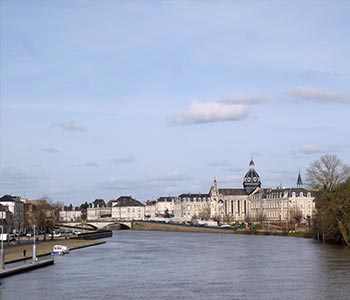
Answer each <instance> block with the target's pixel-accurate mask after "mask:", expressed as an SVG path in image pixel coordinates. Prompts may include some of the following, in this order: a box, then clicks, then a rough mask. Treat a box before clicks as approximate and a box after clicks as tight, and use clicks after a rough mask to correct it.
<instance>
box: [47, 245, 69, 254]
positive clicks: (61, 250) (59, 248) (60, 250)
mask: <svg viewBox="0 0 350 300" xmlns="http://www.w3.org/2000/svg"><path fill="white" fill-rule="evenodd" d="M67 253H69V248H68V247H67V246H64V245H55V246H53V249H52V252H51V254H52V255H64V254H67Z"/></svg>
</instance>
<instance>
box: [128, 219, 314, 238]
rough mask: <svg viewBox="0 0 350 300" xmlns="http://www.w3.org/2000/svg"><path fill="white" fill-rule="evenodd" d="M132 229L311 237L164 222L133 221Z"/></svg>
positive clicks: (306, 234)
mask: <svg viewBox="0 0 350 300" xmlns="http://www.w3.org/2000/svg"><path fill="white" fill-rule="evenodd" d="M133 230H149V231H173V232H202V233H222V234H247V235H274V236H291V237H303V238H312V233H308V232H289V233H287V232H282V231H262V230H254V231H251V230H242V231H239V230H234V229H230V228H220V227H200V226H189V225H180V224H166V223H155V222H142V221H134V222H133Z"/></svg>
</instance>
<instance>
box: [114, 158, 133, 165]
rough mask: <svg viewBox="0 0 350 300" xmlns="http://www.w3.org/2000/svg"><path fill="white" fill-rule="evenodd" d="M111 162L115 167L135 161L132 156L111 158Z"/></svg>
mask: <svg viewBox="0 0 350 300" xmlns="http://www.w3.org/2000/svg"><path fill="white" fill-rule="evenodd" d="M111 161H112V162H113V163H115V164H116V165H119V164H126V163H131V162H134V161H135V157H133V156H126V157H118V158H111Z"/></svg>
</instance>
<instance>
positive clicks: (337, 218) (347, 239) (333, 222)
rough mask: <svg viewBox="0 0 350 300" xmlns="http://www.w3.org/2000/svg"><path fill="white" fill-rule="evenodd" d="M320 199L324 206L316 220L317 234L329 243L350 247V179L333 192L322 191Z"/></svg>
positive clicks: (319, 210)
mask: <svg viewBox="0 0 350 300" xmlns="http://www.w3.org/2000/svg"><path fill="white" fill-rule="evenodd" d="M319 198H320V200H321V203H322V205H321V206H319V207H318V212H317V216H316V218H315V224H314V228H315V230H316V232H318V233H321V234H322V235H323V236H324V239H325V240H327V241H330V242H333V243H341V244H345V245H348V246H350V178H349V179H348V180H347V181H346V182H345V183H341V184H338V185H337V186H336V187H335V188H334V190H333V191H331V192H330V191H328V190H323V191H321V193H320V194H319Z"/></svg>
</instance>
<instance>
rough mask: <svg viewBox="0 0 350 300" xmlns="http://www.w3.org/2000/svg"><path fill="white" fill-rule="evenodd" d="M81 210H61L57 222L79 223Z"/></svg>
mask: <svg viewBox="0 0 350 300" xmlns="http://www.w3.org/2000/svg"><path fill="white" fill-rule="evenodd" d="M81 217H82V213H81V210H80V209H79V210H61V211H60V214H59V220H60V221H61V222H81Z"/></svg>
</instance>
